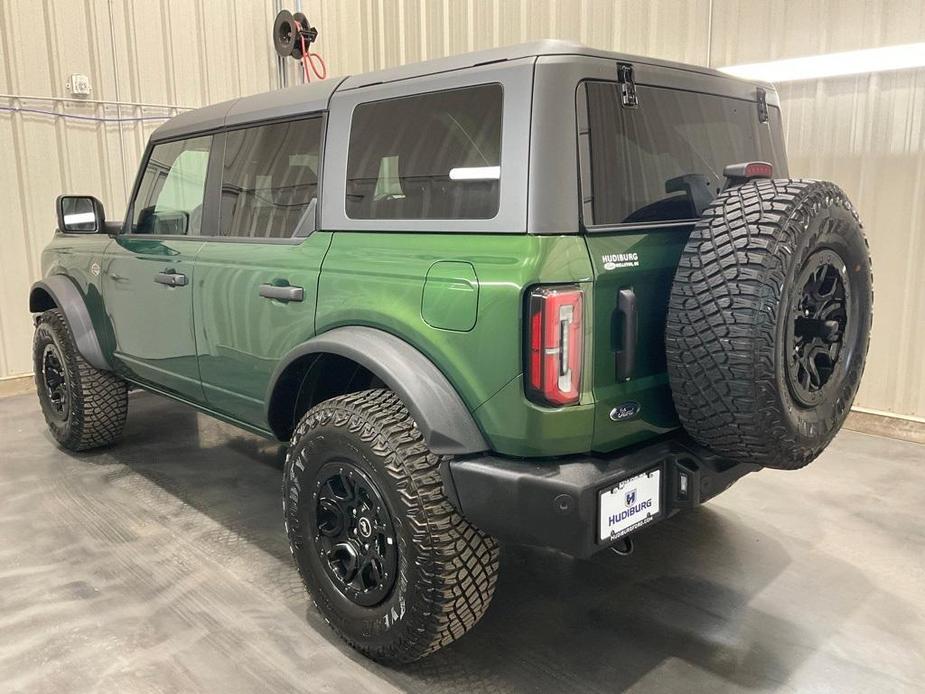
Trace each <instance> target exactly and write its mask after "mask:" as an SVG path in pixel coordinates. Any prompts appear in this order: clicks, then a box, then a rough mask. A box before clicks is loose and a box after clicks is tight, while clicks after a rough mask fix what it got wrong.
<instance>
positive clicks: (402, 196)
mask: <svg viewBox="0 0 925 694" xmlns="http://www.w3.org/2000/svg"><path fill="white" fill-rule="evenodd" d="M502 100H503V92H502V88H501V85H500V84H487V85H479V86H476V87H465V88H461V89H453V90H449V91H441V92H431V93H428V94H419V95H416V96H409V97H402V98H398V99H390V100H386V101H377V102H372V103H366V104H360V105H359V106H357V107H356V109H355V110H354V112H353V119H352V122H351V127H350V145H349V149H348V155H347V200H346V211H347V216H348V217H350V218H352V219H490V218H492V217H494V216H495V215H497V214H498V207H499V204H500V200H501V185H500V184H501V180H500V179H501V107H502Z"/></svg>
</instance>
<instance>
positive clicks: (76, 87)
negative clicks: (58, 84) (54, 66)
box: [67, 72, 93, 96]
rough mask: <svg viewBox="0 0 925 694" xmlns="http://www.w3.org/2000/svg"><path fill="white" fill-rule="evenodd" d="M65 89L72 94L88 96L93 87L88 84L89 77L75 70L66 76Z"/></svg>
mask: <svg viewBox="0 0 925 694" xmlns="http://www.w3.org/2000/svg"><path fill="white" fill-rule="evenodd" d="M67 90H68V92H70V93H71V94H72V95H73V96H90V92H92V91H93V87H91V86H90V78H89V77H87V76H86V75H81V74H80V73H79V72H75V73H74V74H73V75H71V76H70V77H68V78H67Z"/></svg>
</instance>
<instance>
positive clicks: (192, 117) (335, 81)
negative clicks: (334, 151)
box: [151, 39, 770, 141]
mask: <svg viewBox="0 0 925 694" xmlns="http://www.w3.org/2000/svg"><path fill="white" fill-rule="evenodd" d="M569 55H572V56H576V57H594V58H605V59H608V60H620V61H626V62H629V63H633V64H645V65H653V66H659V67H667V68H672V69H676V70H685V71H688V72H693V73H699V74H702V75H709V76H712V77H722V78H724V79H729V80H736V81H741V80H738V78H735V77H731V76H730V75H727V74H725V73H723V72H719V71H718V70H713V69H711V68H706V67H699V66H696V65H687V64H685V63H678V62H673V61H668V60H659V59H657V58H647V57H643V56H637V55H630V54H626V53H617V52H614V51H605V50H601V49H597V48H590V47H588V46H585V45H584V44H581V43H577V42H574V41H561V40H556V39H543V40H541V41H530V42H527V43H520V44H515V45H513V46H503V47H501V48H489V49H485V50H480V51H474V52H471V53H461V54H459V55H453V56H448V57H446V58H436V59H434V60H425V61H423V62H419V63H409V64H407V65H401V66H398V67H392V68H387V69H384V70H376V71H375V72H367V73H364V74H361V75H352V76H349V77H335V78H332V79H327V80H323V81H320V82H312V83H311V84H303V85H298V86H295V87H289V88H287V89H276V90H273V91H269V92H263V93H261V94H254V95H252V96H244V97H240V98H238V99H232V100H230V101H224V102H221V103H218V104H213V105H211V106H205V107H203V108H198V109H194V110H192V111H186V112H184V113H181V114H179V115H178V116H175V117H174V118H172V119H171V120H169V121H167V122H166V123H164V124H163V125H161V126H160V127H159V128H157V130H155V131H154V133H153V134H152V135H151V140H152V141H159V140H169V139H173V138H176V137H183V136H186V135H190V134H193V133H196V132H204V131H207V130H212V129H215V128H219V127H222V126H234V125H243V124H245V123H250V122H254V121H260V120H269V119H273V118H286V117H291V116H296V115H299V114H302V113H312V112H315V111H323V110H326V109H327V107H328V102H329V101H330V98H331V95H332V94H333V93H334V92H335V91H346V90H350V89H359V88H362V87H368V86H370V85H374V84H383V83H387V82H397V81H400V80H408V79H413V78H415V77H424V76H426V75H434V74H438V73H442V72H452V71H455V70H463V69H467V68H477V67H478V66H480V65H487V64H492V63H498V62H502V61H511V60H520V59H525V58H536V57H540V56H569ZM755 84H757V85H760V86H765V87H769V88H770V85H766V84H764V83H758V82H756V83H755Z"/></svg>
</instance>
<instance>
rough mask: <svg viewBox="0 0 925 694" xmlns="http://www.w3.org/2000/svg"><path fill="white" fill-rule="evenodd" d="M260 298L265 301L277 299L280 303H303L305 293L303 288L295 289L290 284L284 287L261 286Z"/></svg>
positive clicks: (274, 285) (273, 285)
mask: <svg viewBox="0 0 925 694" xmlns="http://www.w3.org/2000/svg"><path fill="white" fill-rule="evenodd" d="M260 296H262V297H263V298H264V299H276V300H278V301H302V299H304V298H305V291H304V290H303V289H302V287H293V286H291V285H288V284H285V285H282V286H279V285H276V284H261V285H260Z"/></svg>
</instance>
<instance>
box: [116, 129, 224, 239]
mask: <svg viewBox="0 0 925 694" xmlns="http://www.w3.org/2000/svg"><path fill="white" fill-rule="evenodd" d="M211 146H212V137H211V136H205V137H195V138H192V139H190V140H178V141H176V142H165V143H163V144H160V145H155V146H154V148H153V149H152V150H151V156H150V157H148V162H147V164H146V165H145V170H144V173H143V174H142V176H141V183H140V185H139V187H138V193H137V194H136V195H135V201H134V203H133V205H132V227H131V232H132V233H133V234H164V235H169V236H196V235H198V234H199V233H200V231H201V227H202V199H203V194H204V191H205V185H206V170H207V169H208V167H209V149H210V147H211Z"/></svg>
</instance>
